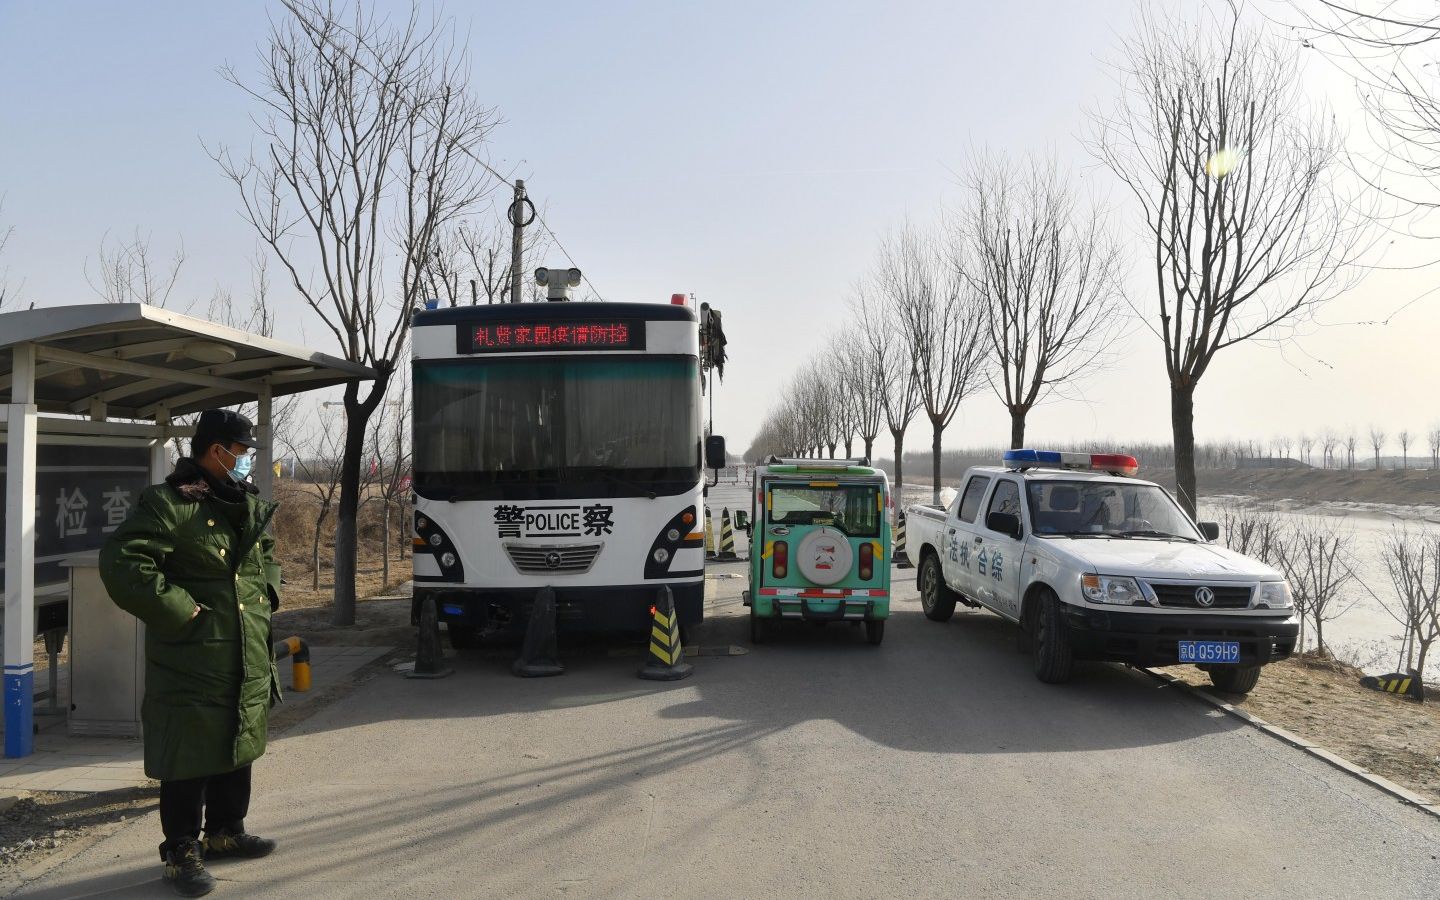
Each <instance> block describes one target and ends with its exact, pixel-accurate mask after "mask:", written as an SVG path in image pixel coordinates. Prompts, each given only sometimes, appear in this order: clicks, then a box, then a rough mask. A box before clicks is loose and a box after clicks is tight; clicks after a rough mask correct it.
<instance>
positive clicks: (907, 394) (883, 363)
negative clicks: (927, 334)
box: [856, 240, 920, 497]
mask: <svg viewBox="0 0 1440 900" xmlns="http://www.w3.org/2000/svg"><path fill="white" fill-rule="evenodd" d="M893 249H894V248H893V246H892V242H890V241H888V240H887V241H884V242H882V243H881V245H880V254H879V262H877V264H876V270H875V272H873V273H872V274H871V276H870V278H869V279H868V280H867V281H866V282H865V283H864V285H862V287H861V290H860V293H859V296H858V298H857V301H856V304H857V311H858V313H859V318H860V322H861V330H862V331H863V332H864V334H865V339H866V341H867V343H868V345H869V347H870V355H871V361H872V364H873V365H874V366H875V368H876V370H877V371H878V373H879V376H880V385H879V392H880V408H881V410H882V412H883V413H884V419H885V427H886V429H887V430H888V431H889V432H890V439H891V442H892V444H893V446H894V448H895V496H897V497H899V496H901V495H902V489H903V488H904V486H905V432H906V431H907V430H909V428H910V422H911V420H912V419H914V418H915V413H916V412H917V411H919V409H920V384H919V380H918V379H917V378H916V369H915V363H914V360H912V359H911V356H910V353H909V348H908V347H907V345H906V344H905V341H904V340H903V338H902V336H901V335H900V333H899V332H900V328H899V323H898V319H897V317H896V315H895V314H894V311H893V310H894V299H893V297H891V296H890V295H889V294H888V293H887V285H886V284H885V283H884V281H883V279H882V278H881V275H880V273H881V272H883V271H884V270H885V269H886V267H887V263H886V262H885V257H886V255H887V254H888V253H890V252H892V251H893Z"/></svg>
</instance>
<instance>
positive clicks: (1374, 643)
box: [904, 484, 1440, 681]
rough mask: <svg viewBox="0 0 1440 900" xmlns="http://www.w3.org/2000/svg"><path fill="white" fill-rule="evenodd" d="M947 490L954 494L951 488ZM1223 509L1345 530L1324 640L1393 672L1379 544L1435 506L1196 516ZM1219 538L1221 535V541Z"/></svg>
mask: <svg viewBox="0 0 1440 900" xmlns="http://www.w3.org/2000/svg"><path fill="white" fill-rule="evenodd" d="M950 491H952V492H953V488H951V489H950ZM951 496H953V493H948V492H947V493H946V494H945V496H944V498H943V499H945V501H946V502H947V503H948V501H949V499H950V497H951ZM904 502H905V505H906V506H908V505H910V504H913V503H928V502H930V490H929V488H928V487H921V486H917V485H911V484H907V485H905V490H904ZM1226 507H1229V508H1238V509H1241V510H1247V511H1258V512H1263V513H1265V514H1267V515H1269V516H1272V517H1274V518H1275V519H1276V520H1278V521H1279V522H1281V523H1283V524H1284V525H1294V524H1298V523H1300V522H1302V521H1304V520H1305V519H1312V518H1320V519H1323V520H1325V521H1326V522H1327V523H1329V524H1332V525H1334V526H1335V527H1337V528H1338V529H1340V530H1341V531H1342V532H1343V533H1345V534H1348V535H1349V536H1350V554H1349V557H1348V559H1347V563H1348V565H1349V566H1350V569H1351V570H1352V571H1353V572H1354V573H1355V578H1354V579H1353V580H1352V581H1350V582H1349V583H1348V584H1346V585H1345V587H1344V588H1343V590H1342V594H1341V597H1342V599H1341V602H1339V603H1337V604H1335V605H1334V606H1333V607H1332V608H1334V609H1339V610H1343V612H1341V614H1340V615H1339V616H1338V617H1337V618H1336V619H1334V620H1332V621H1327V622H1326V623H1325V643H1326V644H1327V645H1328V646H1329V647H1330V649H1331V651H1332V652H1333V653H1334V654H1335V655H1336V656H1337V657H1338V658H1340V659H1343V660H1345V661H1346V662H1351V663H1354V664H1355V665H1358V666H1360V667H1361V668H1363V669H1365V670H1366V671H1367V672H1370V673H1372V674H1381V673H1384V672H1393V671H1396V669H1397V667H1398V663H1399V656H1400V646H1401V639H1402V629H1401V627H1400V625H1399V623H1397V622H1396V621H1395V619H1393V618H1392V617H1391V616H1390V614H1389V613H1387V612H1386V611H1385V609H1384V607H1383V606H1382V605H1381V603H1380V599H1382V598H1383V599H1385V600H1389V599H1391V598H1392V597H1393V596H1394V587H1393V586H1392V585H1391V583H1390V576H1389V574H1388V573H1387V572H1386V570H1385V562H1384V558H1383V556H1382V553H1381V548H1382V546H1383V544H1384V541H1385V539H1386V537H1388V536H1389V535H1390V533H1391V531H1392V530H1393V529H1394V528H1396V527H1399V526H1404V525H1407V524H1408V525H1409V526H1410V527H1411V528H1412V529H1420V528H1427V529H1432V530H1434V529H1440V506H1404V505H1391V504H1381V503H1356V502H1327V503H1307V502H1301V501H1295V500H1279V501H1272V500H1257V499H1256V498H1254V497H1242V496H1234V497H1226V496H1217V497H1210V498H1207V499H1205V500H1203V501H1202V502H1201V504H1200V519H1201V520H1203V521H1213V522H1223V521H1224V516H1223V515H1222V511H1223V510H1224V509H1225V508H1226ZM1224 537H1225V535H1223V534H1222V535H1221V539H1222V540H1223V539H1224ZM1305 630H1306V639H1307V641H1309V642H1310V643H1311V644H1312V645H1313V642H1314V637H1313V630H1314V629H1313V628H1310V627H1307V628H1306V629H1305ZM1425 675H1426V680H1428V681H1440V649H1436V650H1432V652H1431V655H1430V659H1429V660H1428V661H1427V664H1426V666H1425Z"/></svg>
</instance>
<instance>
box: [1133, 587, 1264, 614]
mask: <svg viewBox="0 0 1440 900" xmlns="http://www.w3.org/2000/svg"><path fill="white" fill-rule="evenodd" d="M1150 587H1151V588H1153V589H1154V591H1155V596H1156V598H1157V599H1159V601H1160V605H1161V606H1168V607H1175V608H1180V609H1249V608H1250V594H1251V592H1252V591H1253V590H1254V588H1252V587H1250V586H1249V585H1233V584H1226V585H1216V584H1212V585H1199V584H1155V583H1154V582H1151V583H1150ZM1202 587H1207V588H1209V590H1210V591H1211V592H1212V593H1213V594H1214V595H1215V602H1213V603H1211V604H1210V605H1209V606H1206V605H1204V604H1202V603H1201V602H1200V600H1199V598H1198V597H1196V593H1197V592H1198V591H1199V590H1200V589H1201V588H1202Z"/></svg>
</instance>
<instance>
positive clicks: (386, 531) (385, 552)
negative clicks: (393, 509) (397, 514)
mask: <svg viewBox="0 0 1440 900" xmlns="http://www.w3.org/2000/svg"><path fill="white" fill-rule="evenodd" d="M380 502H381V503H382V504H384V506H385V524H384V526H383V527H382V528H381V534H382V535H383V537H382V538H381V539H380V540H381V544H380V559H381V560H382V562H381V563H380V567H381V568H380V573H381V574H380V577H381V579H382V581H381V584H383V585H386V586H388V585H389V584H390V500H389V498H388V497H381V498H380Z"/></svg>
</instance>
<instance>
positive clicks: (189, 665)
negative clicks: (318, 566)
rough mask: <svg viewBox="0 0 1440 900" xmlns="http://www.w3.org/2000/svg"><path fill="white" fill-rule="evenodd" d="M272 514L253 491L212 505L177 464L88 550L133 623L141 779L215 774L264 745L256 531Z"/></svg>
mask: <svg viewBox="0 0 1440 900" xmlns="http://www.w3.org/2000/svg"><path fill="white" fill-rule="evenodd" d="M187 464H188V466H187ZM274 514H275V504H273V503H266V502H264V501H262V500H260V499H259V498H258V497H256V496H254V495H253V494H249V493H247V494H246V495H245V499H244V502H243V503H226V502H224V501H222V500H219V499H218V498H216V497H215V496H214V495H213V493H212V491H211V489H210V486H209V484H207V483H206V482H205V480H204V478H203V477H202V476H201V475H200V473H199V469H198V468H197V467H196V466H195V465H194V464H193V463H191V462H190V461H189V460H182V461H181V464H180V465H179V466H177V468H176V473H175V474H174V475H172V476H170V478H169V479H167V480H166V482H165V483H163V484H157V485H155V486H153V487H150V488H148V489H146V491H145V492H144V493H143V494H142V495H141V497H140V502H139V503H137V504H136V508H135V511H134V513H133V514H132V515H131V516H130V518H129V519H127V520H126V521H125V523H124V524H122V525H121V526H120V527H119V528H118V529H117V530H116V531H115V533H114V534H113V535H112V536H111V537H110V540H109V541H108V542H107V543H106V545H105V548H104V549H103V550H102V551H101V553H100V576H101V578H102V579H103V580H104V582H105V587H106V589H107V590H108V591H109V593H110V597H111V599H112V600H114V601H115V603H116V605H117V606H119V607H120V608H121V609H123V610H125V611H126V612H129V613H131V614H132V615H134V616H135V617H137V618H139V619H140V620H141V621H143V622H144V623H145V702H144V705H143V707H142V710H141V722H142V724H143V726H144V731H145V774H146V775H148V776H150V777H151V778H157V779H161V780H177V779H184V778H198V777H200V776H203V775H218V774H221V773H224V772H231V771H234V770H235V769H238V768H240V767H241V766H244V765H247V764H249V763H251V762H253V761H254V760H255V759H257V758H259V757H260V755H261V754H263V753H264V752H265V734H266V729H267V727H268V724H269V711H270V702H271V696H272V692H274V694H275V695H276V696H278V695H279V679H278V677H277V675H276V671H275V656H274V651H273V649H272V648H271V645H270V612H271V608H270V597H271V595H272V591H273V592H276V593H275V596H278V590H279V585H280V567H279V566H278V565H277V564H276V563H275V556H274V544H275V541H274V539H273V538H272V537H271V536H270V535H268V534H266V532H265V528H266V526H267V525H268V524H269V522H270V517H271V516H273V515H274ZM197 605H198V606H199V607H200V612H199V614H198V615H196V616H195V618H193V619H192V618H191V617H190V616H191V613H192V612H194V610H195V607H196V606H197Z"/></svg>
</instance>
